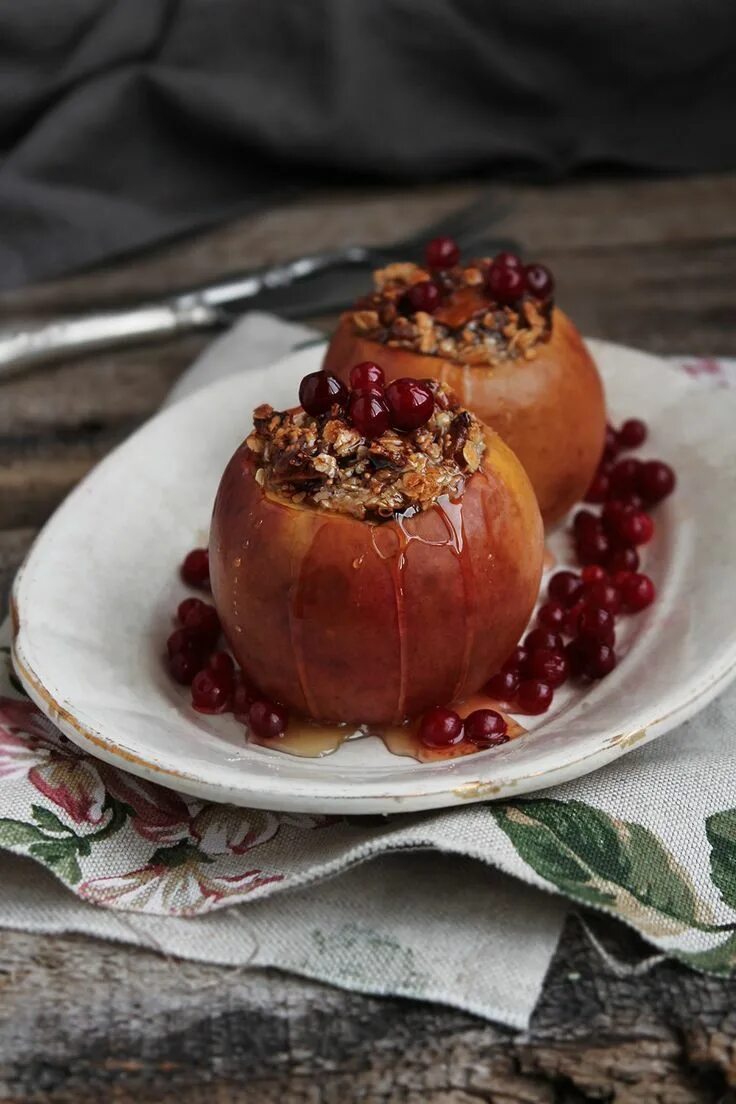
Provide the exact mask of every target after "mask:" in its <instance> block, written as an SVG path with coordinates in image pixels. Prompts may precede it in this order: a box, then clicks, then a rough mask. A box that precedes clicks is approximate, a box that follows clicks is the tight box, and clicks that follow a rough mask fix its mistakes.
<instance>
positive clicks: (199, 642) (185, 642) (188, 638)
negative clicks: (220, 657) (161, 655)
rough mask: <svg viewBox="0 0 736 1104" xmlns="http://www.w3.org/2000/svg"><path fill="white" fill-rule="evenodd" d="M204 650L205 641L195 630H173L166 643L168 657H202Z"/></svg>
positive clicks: (205, 647)
mask: <svg viewBox="0 0 736 1104" xmlns="http://www.w3.org/2000/svg"><path fill="white" fill-rule="evenodd" d="M206 650H207V643H206V640H205V639H203V638H202V634H201V633H200V632H198V631H197V630H196V629H190V628H182V629H174V631H173V633H172V634H171V636H170V637H169V639H168V640H167V641H166V651H167V652H168V653H169V657H172V656H175V655H179V654H185V655H197V656H202V655H203V653H204V652H206ZM201 666H202V664H201V663H200V667H201Z"/></svg>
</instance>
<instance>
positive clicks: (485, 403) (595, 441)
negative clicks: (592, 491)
mask: <svg viewBox="0 0 736 1104" xmlns="http://www.w3.org/2000/svg"><path fill="white" fill-rule="evenodd" d="M536 354H537V355H536V357H535V359H534V360H514V361H509V362H508V363H505V364H499V365H497V366H496V367H493V368H489V367H483V366H479V365H476V366H472V367H471V366H468V365H464V364H457V363H456V362H455V361H450V360H443V359H442V357H436V356H427V355H424V354H422V353H413V352H410V351H409V350H407V349H397V348H394V347H392V346H390V345H381V344H379V343H378V342H376V341H368V340H366V339H365V338H363V337H361V336H360V335H359V334H356V333H355V332H354V329H353V324H352V320H351V316H350V314H345V315H343V316H342V318H341V320H340V323H339V325H338V327H337V330H336V331H335V334H334V336H333V338H332V340H331V342H330V344H329V347H328V349H327V352H326V354H325V360H324V368H325V370H326V371H328V372H332V373H333V374H334V375H336V376H339V377H340V379H342V380H344V381H345V382H346V383H347V382H348V377H349V375H350V369H351V368H352V367H353V365H354V364H359V363H360V362H361V361H363V360H373V361H375V362H376V363H377V364H380V365H381V367H382V368H383V370H384V373H385V375H386V380H387V381H389V382H390V381H391V380H393V379H399V378H401V377H402V376H410V377H414V378H416V379H429V378H433V377H434V378H437V379H441V380H444V382H445V383H447V384H449V385H450V387H451V388H452V389H453V391H454V392H455V394H456V395H457V397H458V399H459V400H460V403H461V404H462V405H463V406H466V407H467V408H468V409H469V410H472V411H473V413H474V414H476V415H477V416H478V418H480V419H481V421H483V422H485V423H486V425H489V426H490V427H491V428H492V429H495V430H496V432H497V433H500V434H501V436H502V437H503V439H504V441H505V442H506V444H507V445H509V446H510V447H511V448H512V449H513V451H514V452H515V453H516V455H517V456H518V457H519V459H520V460H521V462H522V464H523V465H524V467H525V468H526V471H527V474H528V475H529V478H530V479H531V482H532V486H533V487H534V490H535V493H536V495H537V499H538V501H539V507H540V510H541V511H542V517H543V519H544V523H545V525H546V526H547V527H548V528H551V527H552V526H554V525H555V524H556V523H557V522H558V521H559V520H560V519H561V518H562V517H563V516H564V515H565V514H566V513H567V511H568V510H569V509H570V507H571V506H573V505H574V504H575V503H576V502H579V501H580V499H581V498H582V497H583V495H584V494H585V491H586V490H587V488H588V486H589V485H590V482H591V480H592V478H593V474H594V472H595V469H596V467H597V465H598V461H599V460H600V458H601V455H602V453H603V440H604V435H605V430H606V407H605V397H604V394H603V385H602V383H601V380H600V376H599V375H598V371H597V369H596V366H595V364H594V362H593V360H592V358H591V356H590V354H589V352H588V350H587V349H586V347H585V344H584V342H583V339H582V337H581V336H580V333H579V332H578V330H577V328H576V327H575V326H574V325H573V323H572V322H571V321H570V319H569V318H568V317H567V316H566V315H565V314H563V313H562V311H560V310H557V309H555V310H554V312H553V316H552V334H551V337H550V340H549V341H548V342H545V343H541V344H539V345H537V346H536Z"/></svg>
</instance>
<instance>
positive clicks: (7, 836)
mask: <svg viewBox="0 0 736 1104" xmlns="http://www.w3.org/2000/svg"><path fill="white" fill-rule="evenodd" d="M45 838H46V837H45V836H44V834H43V832H41V831H40V829H38V828H35V827H34V826H33V825H32V824H24V823H23V821H22V820H0V844H2V845H3V846H4V847H28V846H29V844H31V843H35V842H36V840H43V839H45Z"/></svg>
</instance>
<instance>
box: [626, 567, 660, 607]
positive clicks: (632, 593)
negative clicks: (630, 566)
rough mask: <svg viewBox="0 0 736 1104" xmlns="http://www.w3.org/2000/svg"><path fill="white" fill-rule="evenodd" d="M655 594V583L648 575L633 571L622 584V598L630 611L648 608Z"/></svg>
mask: <svg viewBox="0 0 736 1104" xmlns="http://www.w3.org/2000/svg"><path fill="white" fill-rule="evenodd" d="M655 595H656V591H655V588H654V583H653V582H652V580H651V579H650V578H649V576H648V575H640V574H639V573H638V572H632V574H631V575H629V577H628V578H627V579H624V580H623V582H622V584H621V598H622V600H623V604H624V609H626V610H628V611H629V612H630V613H638V612H639V611H640V610H643V609H646V608H647V606H651V604H652V602H653V601H654V598H655Z"/></svg>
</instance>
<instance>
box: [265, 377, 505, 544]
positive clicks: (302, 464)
mask: <svg viewBox="0 0 736 1104" xmlns="http://www.w3.org/2000/svg"><path fill="white" fill-rule="evenodd" d="M428 386H429V387H431V390H432V392H433V395H434V413H433V414H432V415H431V417H430V419H429V421H428V422H427V423H426V424H425V425H423V426H421V427H420V428H419V429H415V430H413V431H411V432H409V433H399V432H397V431H395V430H388V431H387V432H385V433H383V434H381V436H380V437H376V438H375V439H373V440H367V439H366V438H365V437H363V436H361V434H360V433H359V432H358V430H357V429H355V428H354V426H352V425H351V424H350V423H349V421H348V420H347V418H346V416H345V413H344V411H342V410H341V409H340V407H339V406H337V405H335V406H333V408H332V409H331V410H330V411H329V412H328V413H326V414H323V415H320V416H319V417H312V416H311V415H309V414H306V413H305V412H304V411H303V410H301V409H298V410H297V411H295V412H292V411H276V410H274V409H273V408H272V407H270V406H268V405H263V406H259V407H258V408H257V409H256V410H255V411H254V412H253V423H254V429H253V432H252V433H251V434H250V436H249V437H248V439H247V441H246V444H247V446H248V449H249V450H250V452H251V454H252V456H253V457H254V459H255V460H256V463H257V465H258V467H257V469H256V480H257V482H258V483H259V484H260V485H261V486H262V487H263V488H264V489H265V490H266V491H267V492H269V493H271V494H272V495H274V496H275V497H278V498H279V499H282V500H286V501H289V502H292V503H294V504H301V503H303V504H306V505H309V506H314V507H317V508H319V509H323V510H329V511H331V512H334V513H340V514H349V515H351V516H352V517H356V518H361V519H366V520H369V521H372V522H382V521H388V520H390V519H391V518H392V517H394V515H395V514H400V513H404V512H406V511H407V510H413V511H415V512H416V511H420V510H426V509H428V508H429V507H430V506H432V505H433V504H434V503H435V502H436V501H437V499H438V498H440V496H442V495H450V496H451V497H452V496H454V495H458V494H460V493H462V489H463V485H464V482H465V479H466V478H467V477H468V476H470V475H472V473H473V472H475V471H477V470H478V469H479V468H480V466H481V462H482V459H483V453H484V451H485V447H486V446H485V437H484V434H483V427H482V425H481V423H480V422H479V421H478V419H477V418H475V417H474V416H473V415H472V414H470V413H469V411H467V410H464V409H462V408H461V407H460V405H459V403H458V402H457V400H456V399H455V397H454V395H453V394H452V392H451V391H450V390H449V388H447V387H445V385H444V384H440V383H437V382H436V381H431V382H429V381H428Z"/></svg>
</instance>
